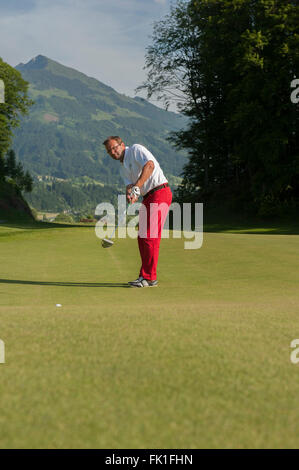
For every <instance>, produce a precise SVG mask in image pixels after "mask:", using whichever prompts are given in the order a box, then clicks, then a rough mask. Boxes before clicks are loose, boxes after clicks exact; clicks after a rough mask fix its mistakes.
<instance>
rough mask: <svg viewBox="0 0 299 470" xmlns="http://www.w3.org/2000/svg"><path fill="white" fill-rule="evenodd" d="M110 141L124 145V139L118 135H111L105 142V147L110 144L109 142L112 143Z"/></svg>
mask: <svg viewBox="0 0 299 470" xmlns="http://www.w3.org/2000/svg"><path fill="white" fill-rule="evenodd" d="M110 140H116V142H117V143H118V144H122V143H123V141H122V139H121V138H120V137H119V136H118V135H110V136H109V137H107V139H106V140H104V142H103V145H105V146H106V145H107V144H108V142H110Z"/></svg>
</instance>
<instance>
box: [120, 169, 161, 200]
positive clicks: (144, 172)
mask: <svg viewBox="0 0 299 470" xmlns="http://www.w3.org/2000/svg"><path fill="white" fill-rule="evenodd" d="M154 168H155V164H154V162H153V161H152V160H149V161H148V162H146V164H145V165H144V167H143V168H142V172H141V175H140V176H139V178H138V180H137V181H136V183H135V184H129V185H128V186H127V188H126V194H127V200H128V202H130V203H131V204H134V202H136V201H137V198H136V197H133V198H132V199H131V197H130V192H131V188H132V187H133V186H138V187H139V188H141V186H143V185H144V183H145V182H146V181H147V180H148V179H149V177H150V176H151V174H152V172H153V171H154Z"/></svg>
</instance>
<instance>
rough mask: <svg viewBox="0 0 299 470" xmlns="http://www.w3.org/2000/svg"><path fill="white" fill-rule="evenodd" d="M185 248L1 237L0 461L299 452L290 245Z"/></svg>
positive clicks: (80, 236)
mask: <svg viewBox="0 0 299 470" xmlns="http://www.w3.org/2000/svg"><path fill="white" fill-rule="evenodd" d="M183 243H184V240H178V239H169V240H166V239H165V240H162V244H161V256H160V262H159V281H160V285H159V287H158V288H154V289H131V288H127V287H126V284H125V283H126V282H127V280H130V279H133V278H135V277H136V276H137V274H138V269H139V255H138V250H137V243H136V242H135V241H133V240H130V239H126V240H117V241H116V243H115V245H114V246H113V248H111V249H107V250H104V249H102V248H101V245H100V241H99V240H98V239H97V238H96V236H95V233H94V229H93V228H85V227H71V226H70V227H63V226H61V227H59V226H55V225H51V224H44V225H43V224H37V225H34V224H31V225H28V226H27V228H26V226H22V225H21V224H20V225H19V226H18V224H14V225H13V224H11V225H10V226H8V225H7V226H5V225H1V226H0V252H1V276H0V277H1V279H0V338H1V339H2V340H4V341H5V347H6V362H5V364H0V376H1V380H0V399H1V414H0V426H1V429H2V433H1V437H0V446H1V448H5V447H8V448H16V447H21V448H41V447H43V448H91V447H97V448H270V447H274V448H280V447H287V448H292V447H298V444H299V438H298V434H297V429H298V421H299V408H298V405H297V402H298V393H299V380H298V374H299V364H297V365H294V364H292V363H291V361H290V353H291V348H290V342H291V341H292V340H293V339H294V338H299V321H298V310H299V289H298V283H299V270H298V252H299V236H297V235H289V236H288V235H271V234H267V235H264V234H259V235H254V234H243V233H242V234H233V233H205V234H204V242H203V246H202V248H200V249H199V250H184V245H183ZM57 303H60V304H62V307H61V308H57V307H56V304H57Z"/></svg>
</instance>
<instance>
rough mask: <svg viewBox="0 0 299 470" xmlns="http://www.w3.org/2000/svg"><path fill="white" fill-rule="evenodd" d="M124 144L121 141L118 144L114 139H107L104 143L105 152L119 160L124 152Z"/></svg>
mask: <svg viewBox="0 0 299 470" xmlns="http://www.w3.org/2000/svg"><path fill="white" fill-rule="evenodd" d="M125 149H126V147H125V144H124V143H123V142H122V143H121V144H119V143H118V142H117V141H116V140H109V142H108V143H107V144H106V150H107V153H109V155H110V157H112V158H113V159H114V160H121V159H122V158H123V156H124V153H125Z"/></svg>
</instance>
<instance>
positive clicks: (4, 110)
mask: <svg viewBox="0 0 299 470" xmlns="http://www.w3.org/2000/svg"><path fill="white" fill-rule="evenodd" d="M0 79H1V80H3V82H4V98H5V99H4V103H0V156H2V158H3V155H4V154H5V152H7V150H8V148H9V146H10V144H11V138H12V130H13V129H14V128H15V127H17V126H18V125H19V122H20V116H21V115H25V114H27V112H28V108H29V107H30V106H31V105H32V104H33V102H32V101H31V100H30V99H29V97H28V83H27V82H26V81H25V80H24V79H23V78H22V75H21V73H20V72H18V71H17V70H16V69H14V68H13V67H11V66H10V65H8V64H7V63H6V62H4V61H3V60H2V59H1V58H0Z"/></svg>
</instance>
